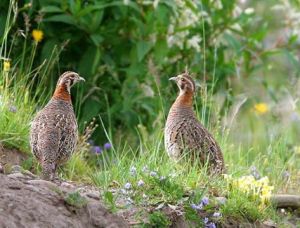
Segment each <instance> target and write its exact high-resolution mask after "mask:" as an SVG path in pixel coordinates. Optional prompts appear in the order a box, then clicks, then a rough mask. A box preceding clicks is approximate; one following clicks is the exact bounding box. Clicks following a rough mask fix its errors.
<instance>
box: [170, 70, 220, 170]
mask: <svg viewBox="0 0 300 228" xmlns="http://www.w3.org/2000/svg"><path fill="white" fill-rule="evenodd" d="M169 80H172V81H175V82H176V84H177V86H178V88H179V95H178V97H177V99H176V100H175V102H174V103H173V105H172V107H171V109H170V111H169V114H168V118H167V122H166V125H165V132H164V137H165V148H166V151H167V153H168V154H169V156H170V157H171V158H173V159H175V160H179V158H181V157H185V156H187V157H186V158H187V159H188V160H191V161H193V162H199V163H200V165H202V166H204V165H206V164H207V166H208V171H209V173H210V174H221V173H223V172H224V159H223V154H222V151H221V149H220V147H219V145H218V143H217V142H216V140H215V139H214V138H213V136H212V135H211V134H210V133H209V132H208V130H207V129H206V128H205V127H204V126H203V125H202V124H201V123H200V122H199V121H198V119H197V118H196V115H195V113H194V111H193V96H194V92H195V82H194V80H193V79H192V78H191V77H190V76H189V74H188V72H185V73H183V74H180V75H178V76H176V77H172V78H170V79H169Z"/></svg>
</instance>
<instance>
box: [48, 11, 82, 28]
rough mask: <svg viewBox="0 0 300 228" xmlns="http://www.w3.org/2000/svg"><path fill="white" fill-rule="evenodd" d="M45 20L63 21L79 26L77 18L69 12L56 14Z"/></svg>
mask: <svg viewBox="0 0 300 228" xmlns="http://www.w3.org/2000/svg"><path fill="white" fill-rule="evenodd" d="M43 21H46V22H62V23H66V24H70V25H75V26H77V23H76V20H75V19H74V18H73V17H72V16H71V15H67V14H59V15H54V16H51V17H48V18H45V19H44V20H43Z"/></svg>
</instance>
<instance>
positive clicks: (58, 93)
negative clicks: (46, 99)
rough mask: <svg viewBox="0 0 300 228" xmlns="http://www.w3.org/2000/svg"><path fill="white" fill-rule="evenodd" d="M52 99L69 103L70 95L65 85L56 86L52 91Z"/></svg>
mask: <svg viewBox="0 0 300 228" xmlns="http://www.w3.org/2000/svg"><path fill="white" fill-rule="evenodd" d="M53 98H56V99H61V100H64V101H68V102H71V95H70V93H69V91H68V88H67V86H66V85H65V84H62V85H58V86H57V87H56V89H55V91H54V94H53Z"/></svg>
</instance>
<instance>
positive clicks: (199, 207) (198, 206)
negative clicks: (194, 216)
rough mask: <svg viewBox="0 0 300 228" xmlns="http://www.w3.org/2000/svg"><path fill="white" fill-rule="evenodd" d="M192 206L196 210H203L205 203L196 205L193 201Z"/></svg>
mask: <svg viewBox="0 0 300 228" xmlns="http://www.w3.org/2000/svg"><path fill="white" fill-rule="evenodd" d="M191 208H193V209H194V210H202V208H203V205H202V204H199V205H196V204H194V203H192V204H191Z"/></svg>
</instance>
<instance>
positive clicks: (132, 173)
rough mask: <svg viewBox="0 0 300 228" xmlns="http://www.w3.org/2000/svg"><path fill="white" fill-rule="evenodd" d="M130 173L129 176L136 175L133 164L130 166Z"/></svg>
mask: <svg viewBox="0 0 300 228" xmlns="http://www.w3.org/2000/svg"><path fill="white" fill-rule="evenodd" d="M130 175H131V176H135V175H136V168H135V167H134V166H132V167H131V168H130Z"/></svg>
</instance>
